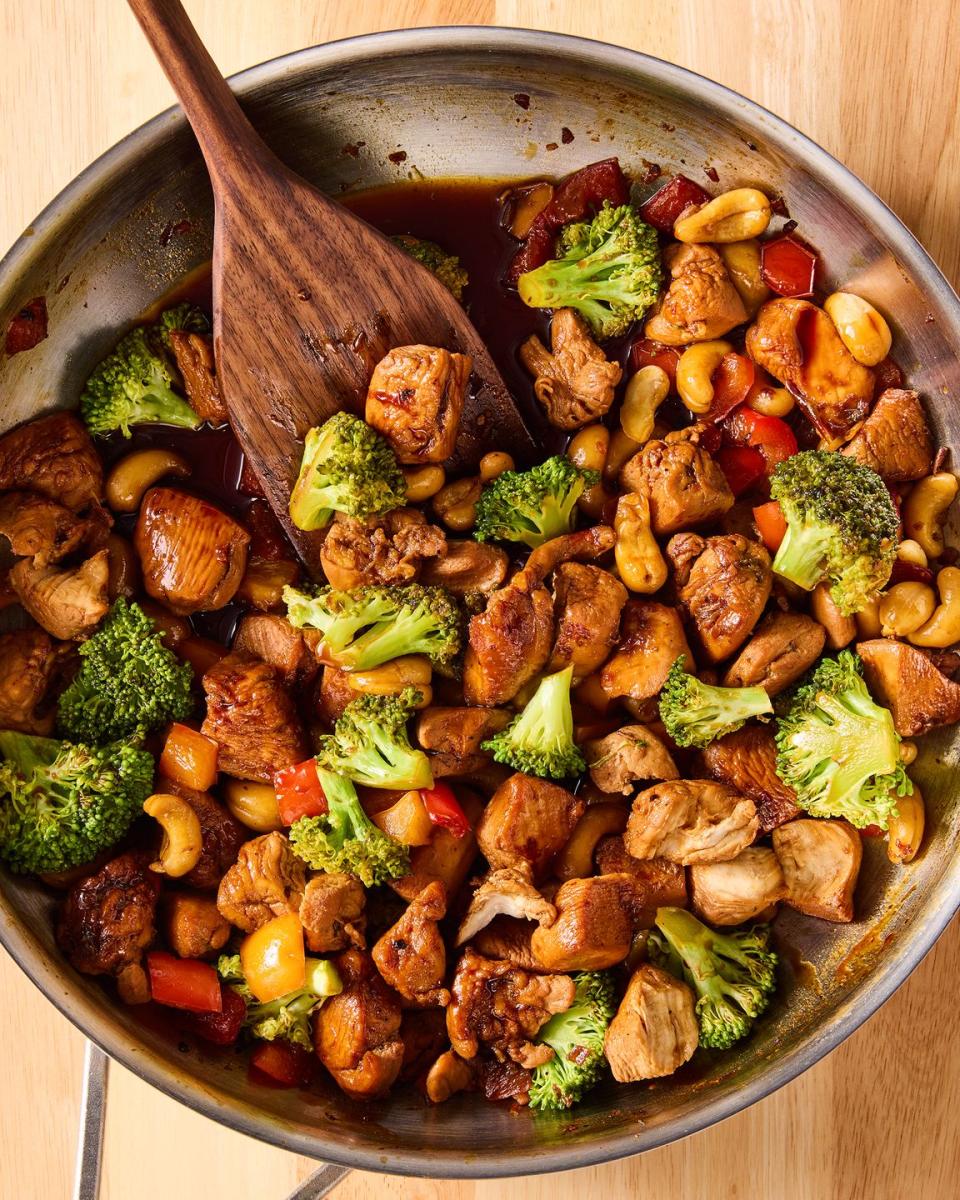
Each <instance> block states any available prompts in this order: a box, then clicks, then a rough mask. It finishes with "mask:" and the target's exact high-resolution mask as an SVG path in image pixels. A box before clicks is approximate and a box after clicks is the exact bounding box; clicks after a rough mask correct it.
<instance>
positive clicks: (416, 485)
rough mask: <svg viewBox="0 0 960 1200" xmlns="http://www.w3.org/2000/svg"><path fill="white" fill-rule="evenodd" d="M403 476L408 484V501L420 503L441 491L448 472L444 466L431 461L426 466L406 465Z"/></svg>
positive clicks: (409, 502)
mask: <svg viewBox="0 0 960 1200" xmlns="http://www.w3.org/2000/svg"><path fill="white" fill-rule="evenodd" d="M403 478H404V480H405V481H406V485H407V486H406V498H407V503H408V504H419V503H420V502H421V501H423V500H429V499H430V497H431V496H435V495H436V494H437V492H439V491H440V489H441V488H442V487H443V485H444V484H445V483H446V482H447V473H446V471H445V470H444V469H443V467H438V466H437V465H436V464H435V463H430V464H428V465H427V466H425V467H404V468H403Z"/></svg>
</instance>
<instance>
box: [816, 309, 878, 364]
mask: <svg viewBox="0 0 960 1200" xmlns="http://www.w3.org/2000/svg"><path fill="white" fill-rule="evenodd" d="M823 308H824V311H825V312H826V314H827V316H828V317H829V318H830V320H831V321H833V323H834V325H835V326H836V328H837V333H839V334H840V340H841V341H842V342H843V344H844V345H845V346H846V348H847V349H848V350H849V351H850V353H851V354H852V355H853V357H854V358H855V359H856V360H857V362H858V363H863V365H864V366H865V367H875V366H876V365H877V363H879V362H882V361H883V360H884V359H885V358H886V357H887V355H888V354H889V353H890V346H891V343H892V342H893V338H892V336H891V334H890V326H889V325H888V324H887V323H886V321H885V320H884V319H883V317H882V316H881V315H880V314H879V313H878V312H877V310H876V309H875V308H874V307H873V305H872V304H871V303H870V301H869V300H864V298H863V297H862V296H856V295H854V293H853V292H834V293H833V295H832V296H828V297H827V298H826V300H824V302H823Z"/></svg>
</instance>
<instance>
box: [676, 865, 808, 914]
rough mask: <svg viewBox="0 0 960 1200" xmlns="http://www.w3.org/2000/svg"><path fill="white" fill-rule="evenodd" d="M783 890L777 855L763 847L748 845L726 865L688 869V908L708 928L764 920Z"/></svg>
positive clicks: (780, 897)
mask: <svg viewBox="0 0 960 1200" xmlns="http://www.w3.org/2000/svg"><path fill="white" fill-rule="evenodd" d="M785 890H786V885H785V883H784V879H783V872H782V871H781V870H780V863H779V862H778V861H777V856H776V855H775V854H774V852H773V851H772V850H770V849H768V848H767V847H766V846H748V847H747V849H746V850H742V851H741V852H740V853H739V854H738V855H737V857H736V858H732V859H731V860H730V861H729V862H718V863H701V864H700V865H698V866H693V867H691V868H690V907H691V908H692V909H693V910H694V912H696V913H697V915H698V916H700V917H702V918H703V919H704V921H706V922H707V923H708V924H710V925H740V924H742V923H743V922H744V921H753V920H756V918H758V917H759V918H761V919H762V920H767V919H769V914H770V911H771V910H772V909H773V906H774V905H776V903H777V901H778V900H782V899H783V895H784V892H785Z"/></svg>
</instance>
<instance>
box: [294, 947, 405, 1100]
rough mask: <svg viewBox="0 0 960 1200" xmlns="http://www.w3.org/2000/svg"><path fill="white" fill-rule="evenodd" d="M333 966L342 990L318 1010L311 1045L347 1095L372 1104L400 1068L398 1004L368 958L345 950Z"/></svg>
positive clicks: (398, 1072) (383, 1093)
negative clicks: (339, 979)
mask: <svg viewBox="0 0 960 1200" xmlns="http://www.w3.org/2000/svg"><path fill="white" fill-rule="evenodd" d="M335 965H336V967H337V971H338V972H339V974H340V978H341V980H342V981H343V991H342V992H341V993H340V994H339V995H338V996H331V997H330V998H329V999H328V1000H327V1001H326V1003H325V1004H324V1005H323V1007H322V1008H321V1009H320V1011H319V1012H318V1014H317V1016H316V1019H315V1023H314V1035H313V1036H314V1046H315V1048H316V1052H317V1056H318V1058H319V1059H320V1061H321V1062H322V1063H323V1065H324V1066H325V1067H326V1068H327V1070H328V1071H329V1072H330V1074H331V1075H332V1076H333V1079H334V1082H335V1083H336V1084H337V1085H338V1086H339V1087H340V1088H341V1089H342V1090H343V1091H344V1092H346V1094H347V1095H348V1096H352V1097H353V1098H354V1099H355V1100H375V1099H377V1097H379V1096H383V1095H385V1094H386V1092H388V1091H389V1090H390V1087H391V1085H392V1084H393V1082H394V1080H395V1079H396V1078H397V1076H398V1075H399V1074H400V1068H401V1066H402V1065H403V1041H402V1040H401V1038H400V1037H399V1036H398V1035H399V1031H400V1019H401V1012H400V1003H399V1001H398V1000H397V997H396V996H395V995H394V994H393V992H391V991H390V989H389V988H388V987H387V985H386V984H385V983H384V982H383V980H382V979H381V978H380V976H379V975H378V974H377V972H376V969H375V968H374V965H373V962H372V960H371V959H370V956H369V955H368V954H364V953H363V952H362V951H360V950H347V951H345V952H344V953H343V954H341V955H340V956H339V957H338V958H337V959H336V964H335Z"/></svg>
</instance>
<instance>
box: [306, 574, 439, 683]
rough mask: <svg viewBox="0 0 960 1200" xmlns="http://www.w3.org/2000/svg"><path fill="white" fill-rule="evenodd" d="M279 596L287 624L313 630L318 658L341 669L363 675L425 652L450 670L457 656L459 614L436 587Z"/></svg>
mask: <svg viewBox="0 0 960 1200" xmlns="http://www.w3.org/2000/svg"><path fill="white" fill-rule="evenodd" d="M283 598H284V601H285V602H286V605H287V616H288V618H289V620H290V623H291V624H292V625H296V626H297V627H298V628H302V627H303V626H306V627H307V628H309V629H318V630H319V631H320V632H321V633H322V634H323V654H324V657H325V658H329V659H330V660H331V661H332V662H334V663H335V664H336V665H337V666H338V667H340V668H342V669H343V670H346V671H369V670H371V669H372V668H373V667H378V666H380V664H381V663H385V662H389V661H390V659H392V658H399V657H400V656H401V655H405V654H426V655H427V656H428V657H429V658H430V661H431V662H432V663H433V664H434V666H435V667H438V668H440V669H450V668H451V667H452V666H453V664H454V662H455V660H456V657H457V655H458V654H459V653H460V643H461V640H462V635H463V615H462V614H461V612H460V608H459V606H458V605H457V602H456V601H455V600H454V599H453V597H452V596H451V595H450V593H449V592H447V591H445V590H444V588H442V587H424V586H422V585H421V584H418V583H411V584H407V585H404V586H400V587H377V586H373V587H361V588H356V589H355V590H354V591H352V592H338V591H334V590H333V589H332V588H321V589H320V590H319V591H317V593H316V594H315V595H313V596H310V595H308V594H307V593H306V592H302V591H299V590H298V589H297V588H294V587H289V586H288V587H285V588H284V590H283Z"/></svg>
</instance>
